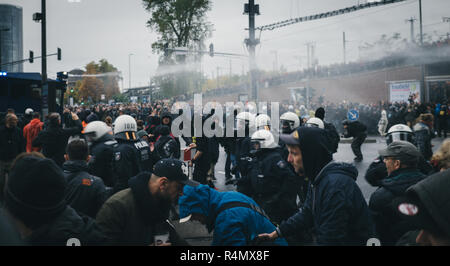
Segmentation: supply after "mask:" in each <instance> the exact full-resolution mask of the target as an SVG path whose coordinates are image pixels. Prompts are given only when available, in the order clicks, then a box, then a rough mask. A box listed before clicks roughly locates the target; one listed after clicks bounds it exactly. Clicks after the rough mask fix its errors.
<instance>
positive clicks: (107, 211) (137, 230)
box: [96, 172, 187, 246]
mask: <svg viewBox="0 0 450 266" xmlns="http://www.w3.org/2000/svg"><path fill="white" fill-rule="evenodd" d="M150 175H151V173H150V172H142V173H140V174H139V175H137V176H135V177H133V178H131V179H130V182H129V186H130V188H128V189H125V190H122V191H120V192H118V193H116V194H114V195H113V196H112V197H110V198H109V199H108V200H107V201H106V202H105V204H103V207H102V208H101V209H100V211H99V212H98V214H97V218H96V221H97V224H98V225H99V227H100V228H101V230H102V232H103V233H104V234H105V235H106V237H107V238H108V243H109V244H113V245H133V246H148V245H150V244H153V243H154V237H155V235H158V234H161V233H167V232H169V239H170V242H171V243H172V245H187V243H186V242H185V241H184V240H182V239H181V238H180V237H179V236H178V235H177V234H176V232H175V230H174V228H172V226H171V225H169V224H168V223H167V222H166V220H167V219H168V218H169V210H170V204H167V203H164V202H160V201H158V200H157V199H155V197H154V196H153V195H152V194H151V193H150V191H149V189H148V180H149V178H150Z"/></svg>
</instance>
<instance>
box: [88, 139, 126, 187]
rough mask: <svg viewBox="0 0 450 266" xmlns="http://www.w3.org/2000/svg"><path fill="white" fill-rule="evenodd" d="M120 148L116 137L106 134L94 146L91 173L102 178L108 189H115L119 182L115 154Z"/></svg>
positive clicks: (90, 163) (90, 165)
mask: <svg viewBox="0 0 450 266" xmlns="http://www.w3.org/2000/svg"><path fill="white" fill-rule="evenodd" d="M118 146H119V144H118V142H117V141H116V140H114V137H113V136H111V135H109V134H106V135H105V136H103V137H102V138H100V139H99V140H98V141H96V142H95V143H93V144H92V146H91V147H90V150H91V156H92V157H91V160H90V161H89V173H91V174H93V175H95V176H98V177H100V178H101V179H103V182H104V183H105V185H106V186H108V187H113V186H114V184H115V183H116V181H117V177H116V173H115V171H114V152H115V149H116V148H117V147H118Z"/></svg>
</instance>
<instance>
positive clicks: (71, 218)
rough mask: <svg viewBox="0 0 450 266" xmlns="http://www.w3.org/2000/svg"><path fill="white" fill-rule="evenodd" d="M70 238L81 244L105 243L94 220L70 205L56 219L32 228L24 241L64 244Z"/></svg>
mask: <svg viewBox="0 0 450 266" xmlns="http://www.w3.org/2000/svg"><path fill="white" fill-rule="evenodd" d="M72 238H76V239H78V240H79V241H80V244H81V246H96V245H104V244H106V237H105V236H104V235H103V233H102V232H101V231H100V229H99V227H97V225H96V224H95V221H94V220H93V219H91V218H89V217H88V216H84V215H82V214H78V213H77V212H76V211H75V210H74V209H73V208H71V207H70V206H67V207H66V209H65V210H64V211H63V212H62V213H61V214H60V215H59V216H58V217H57V218H56V219H54V220H53V221H51V222H50V223H47V224H45V225H43V226H41V227H40V228H38V229H36V230H34V231H33V233H32V235H31V236H30V237H29V238H28V239H26V241H27V242H28V243H29V244H30V245H32V246H66V245H67V240H69V239H72Z"/></svg>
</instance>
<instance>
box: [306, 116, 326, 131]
mask: <svg viewBox="0 0 450 266" xmlns="http://www.w3.org/2000/svg"><path fill="white" fill-rule="evenodd" d="M305 126H307V127H318V128H321V129H324V128H325V126H324V124H323V121H322V120H320V118H317V117H313V118H310V119H308V121H306V124H305Z"/></svg>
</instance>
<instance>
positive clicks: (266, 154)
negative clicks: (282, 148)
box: [248, 149, 298, 224]
mask: <svg viewBox="0 0 450 266" xmlns="http://www.w3.org/2000/svg"><path fill="white" fill-rule="evenodd" d="M248 179H249V180H250V184H251V189H250V193H251V197H253V199H254V200H255V201H256V202H257V203H258V204H259V205H260V206H261V208H263V209H264V211H265V212H266V213H267V215H268V216H269V217H270V219H271V221H272V222H274V223H277V224H279V223H280V222H281V221H283V220H285V219H288V218H289V217H291V216H292V215H293V214H295V212H296V211H297V204H296V199H297V188H298V177H297V176H296V174H295V173H294V172H293V171H292V170H291V168H290V167H289V166H288V163H287V162H286V161H285V160H284V159H283V158H282V157H281V155H280V153H279V151H278V150H277V149H267V150H262V151H261V152H260V153H258V154H257V155H256V157H255V159H254V160H253V161H252V163H251V167H250V171H249V173H248Z"/></svg>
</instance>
